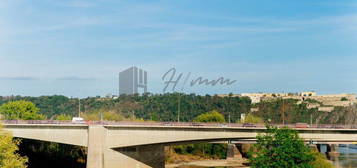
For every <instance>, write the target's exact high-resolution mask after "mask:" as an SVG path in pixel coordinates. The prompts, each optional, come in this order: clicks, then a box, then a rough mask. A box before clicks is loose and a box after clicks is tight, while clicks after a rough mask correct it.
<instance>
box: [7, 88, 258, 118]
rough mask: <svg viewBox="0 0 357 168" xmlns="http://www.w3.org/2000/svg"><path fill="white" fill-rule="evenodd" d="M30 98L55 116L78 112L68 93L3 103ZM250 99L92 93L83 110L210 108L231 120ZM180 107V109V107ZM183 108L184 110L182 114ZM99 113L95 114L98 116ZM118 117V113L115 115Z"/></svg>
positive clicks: (134, 113) (151, 112) (157, 114)
mask: <svg viewBox="0 0 357 168" xmlns="http://www.w3.org/2000/svg"><path fill="white" fill-rule="evenodd" d="M14 100H27V101H31V102H33V103H34V104H35V105H36V106H37V107H38V108H39V109H40V114H43V115H46V116H47V118H49V119H53V118H56V116H57V115H61V114H68V115H70V116H77V114H78V104H79V103H78V99H76V98H67V97H65V96H58V95H55V96H41V97H21V96H12V97H0V104H3V103H6V102H9V101H14ZM250 102H251V101H250V99H249V98H246V97H243V98H242V97H219V96H210V95H205V96H201V95H195V94H179V93H167V94H144V95H142V96H139V95H130V96H125V95H122V96H120V97H119V98H117V99H113V98H99V97H88V98H84V99H81V109H82V113H90V114H91V115H92V116H91V117H92V118H100V114H101V113H100V111H107V112H110V113H111V114H110V113H109V114H108V118H110V117H112V116H110V115H112V114H113V113H115V114H119V115H120V116H121V117H122V119H123V118H142V119H144V120H153V121H177V118H178V115H179V116H180V121H182V122H188V121H193V119H194V118H195V117H197V116H198V115H200V114H202V113H206V112H208V111H212V110H217V111H219V112H220V113H221V114H223V115H224V117H225V120H226V121H228V116H229V114H230V116H231V120H232V121H236V120H238V119H239V118H240V114H242V113H247V112H249V110H250V105H251V103H250ZM179 107H180V110H178V108H179ZM178 111H180V114H178ZM94 115H95V116H94ZM115 118H116V119H118V117H115Z"/></svg>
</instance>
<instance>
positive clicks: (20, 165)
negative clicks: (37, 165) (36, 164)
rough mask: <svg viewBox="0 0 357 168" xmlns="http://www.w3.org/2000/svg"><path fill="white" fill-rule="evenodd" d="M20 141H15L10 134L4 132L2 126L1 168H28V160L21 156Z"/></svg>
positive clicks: (0, 140) (0, 130) (0, 142)
mask: <svg viewBox="0 0 357 168" xmlns="http://www.w3.org/2000/svg"><path fill="white" fill-rule="evenodd" d="M19 144H20V141H19V140H13V139H12V136H11V135H10V134H9V133H6V132H4V131H3V130H2V129H1V125H0V151H1V152H0V168H26V167H27V166H26V163H27V158H26V157H22V156H20V155H19V154H18V153H17V151H18V146H17V145H19Z"/></svg>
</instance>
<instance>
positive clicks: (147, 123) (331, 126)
mask: <svg viewBox="0 0 357 168" xmlns="http://www.w3.org/2000/svg"><path fill="white" fill-rule="evenodd" d="M0 122H1V123H4V124H37V125H38V124H52V125H65V124H67V125H68V124H71V125H73V124H74V125H76V124H78V125H133V126H176V127H180V126H182V127H185V126H187V127H240V128H264V127H265V125H264V124H251V123H244V124H241V123H198V122H151V121H145V122H135V121H59V120H1V121H0ZM273 125H274V126H277V127H279V128H282V127H288V128H321V129H324V128H325V129H357V125H339V124H312V125H309V124H306V123H296V124H286V125H282V124H273Z"/></svg>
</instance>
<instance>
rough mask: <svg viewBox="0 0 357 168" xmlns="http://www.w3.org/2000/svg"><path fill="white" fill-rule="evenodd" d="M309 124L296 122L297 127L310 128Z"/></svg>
mask: <svg viewBox="0 0 357 168" xmlns="http://www.w3.org/2000/svg"><path fill="white" fill-rule="evenodd" d="M309 127H310V126H309V124H307V123H296V124H295V128H309Z"/></svg>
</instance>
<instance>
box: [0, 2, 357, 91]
mask: <svg viewBox="0 0 357 168" xmlns="http://www.w3.org/2000/svg"><path fill="white" fill-rule="evenodd" d="M356 44H357V1H348V0H345V1H335V0H334V1H329V0H314V1H311V0H298V1H297V0H296V1H286V0H250V1H246V0H195V1H192V0H177V1H151V0H145V1H144V0H143V1H139V0H135V1H125V0H90V1H89V0H88V1H84V0H31V1H27V0H1V1H0V65H1V66H0V95H11V94H16V95H17V94H20V95H30V96H39V95H53V94H62V95H66V96H74V97H77V96H81V97H84V96H96V95H102V96H103V95H105V94H107V93H113V94H117V92H118V77H117V76H118V73H119V72H120V71H122V70H124V69H126V68H128V67H131V66H134V65H135V66H137V67H139V68H143V69H145V70H147V71H148V74H149V91H150V92H154V93H161V92H162V89H163V87H164V84H163V81H162V80H161V77H162V76H163V74H164V73H165V72H166V71H168V70H169V69H170V68H173V67H175V68H176V69H177V71H178V72H182V73H185V74H187V73H188V72H191V73H192V76H194V77H198V76H203V77H205V78H208V79H216V78H218V77H221V76H223V77H225V78H230V79H234V80H237V82H236V83H234V84H233V85H231V86H215V87H207V86H201V87H198V86H196V87H192V88H186V89H185V92H188V93H189V92H194V93H200V94H206V93H208V94H215V93H229V92H233V93H241V92H298V91H305V90H315V91H317V92H318V93H322V94H327V93H342V92H343V93H357V55H356V54H357V47H356V46H357V45H356Z"/></svg>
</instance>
